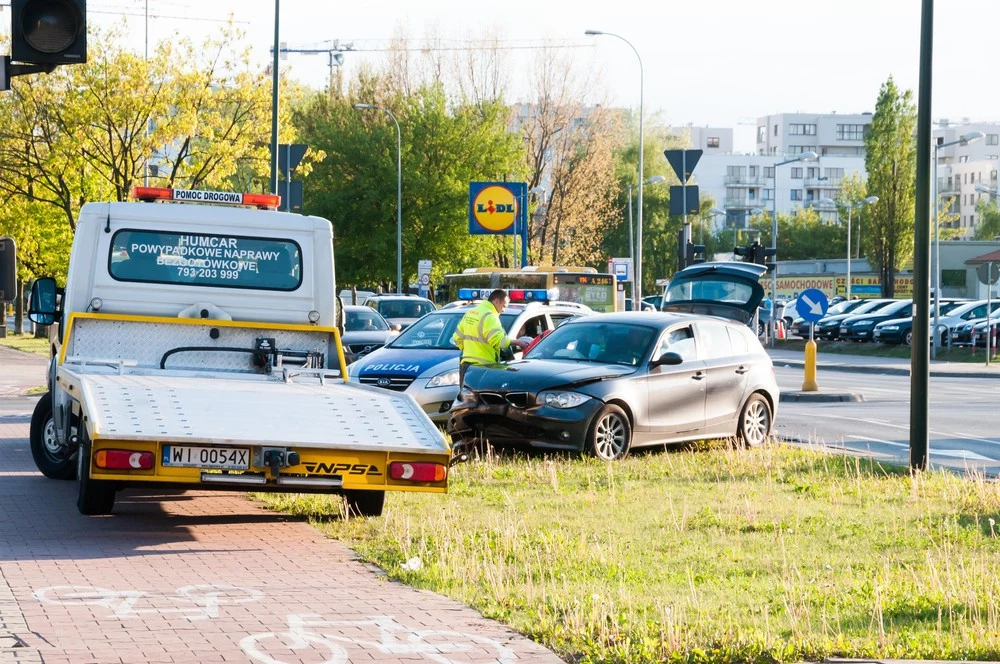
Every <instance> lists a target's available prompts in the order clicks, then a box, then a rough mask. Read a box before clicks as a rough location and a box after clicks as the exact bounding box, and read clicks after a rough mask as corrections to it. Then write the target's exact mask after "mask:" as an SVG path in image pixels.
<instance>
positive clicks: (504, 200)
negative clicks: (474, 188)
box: [472, 186, 517, 233]
mask: <svg viewBox="0 0 1000 664" xmlns="http://www.w3.org/2000/svg"><path fill="white" fill-rule="evenodd" d="M472 216H473V217H475V219H476V221H477V222H478V223H479V225H480V226H482V227H483V228H485V229H486V230H487V231H490V232H493V233H499V232H502V231H505V230H507V229H508V228H510V227H511V226H513V225H514V221H515V220H516V219H517V201H516V199H515V198H514V194H513V192H511V191H510V189H507V188H506V187H498V186H491V187H486V188H485V189H483V190H482V191H480V192H479V194H478V195H477V196H476V197H475V199H474V200H473V201H472Z"/></svg>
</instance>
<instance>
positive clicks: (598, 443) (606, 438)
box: [588, 404, 632, 461]
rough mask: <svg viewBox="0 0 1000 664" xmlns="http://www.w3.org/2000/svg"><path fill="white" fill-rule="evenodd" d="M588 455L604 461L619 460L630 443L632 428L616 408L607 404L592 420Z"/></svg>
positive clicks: (623, 413)
mask: <svg viewBox="0 0 1000 664" xmlns="http://www.w3.org/2000/svg"><path fill="white" fill-rule="evenodd" d="M589 438H590V440H589V446H588V447H589V448H590V453H591V454H593V455H594V456H596V457H597V458H598V459H602V460H604V461H614V460H615V459H621V458H623V457H625V456H626V455H627V454H628V450H629V446H630V445H631V443H632V427H631V426H630V425H629V421H628V416H626V415H625V411H623V410H622V409H621V408H619V407H618V406H615V405H613V404H608V405H607V406H605V407H604V408H602V409H601V410H600V411H599V412H598V413H597V416H596V417H595V418H594V423H593V424H592V425H591V427H590V433H589Z"/></svg>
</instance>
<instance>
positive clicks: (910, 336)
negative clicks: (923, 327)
mask: <svg viewBox="0 0 1000 664" xmlns="http://www.w3.org/2000/svg"><path fill="white" fill-rule="evenodd" d="M903 343H904V344H906V345H907V346H909V345H910V344H912V343H913V330H910V331H909V332H907V333H906V334H904V335H903Z"/></svg>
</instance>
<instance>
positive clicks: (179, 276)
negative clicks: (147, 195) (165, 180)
mask: <svg viewBox="0 0 1000 664" xmlns="http://www.w3.org/2000/svg"><path fill="white" fill-rule="evenodd" d="M108 270H109V272H110V273H111V276H112V277H114V278H115V279H118V280H119V281H141V282H147V283H161V284H186V285H190V286H216V287H223V288H254V289H258V290H279V291H292V290H295V289H296V288H298V287H299V284H300V283H301V282H302V251H301V249H300V247H299V245H298V244H297V243H296V242H293V241H291V240H282V239H275V238H260V237H242V236H237V235H209V234H205V233H172V232H168V231H138V230H120V231H118V232H116V233H115V235H114V237H113V238H112V239H111V255H110V256H108Z"/></svg>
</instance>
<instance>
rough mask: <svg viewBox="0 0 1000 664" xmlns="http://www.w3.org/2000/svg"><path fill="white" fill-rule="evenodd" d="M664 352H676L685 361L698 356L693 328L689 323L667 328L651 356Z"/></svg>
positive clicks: (658, 355) (657, 355)
mask: <svg viewBox="0 0 1000 664" xmlns="http://www.w3.org/2000/svg"><path fill="white" fill-rule="evenodd" d="M664 353H677V354H678V355H680V356H681V358H682V359H683V360H684V361H685V362H690V361H691V360H695V359H697V358H698V352H697V349H696V347H695V344H694V330H692V329H691V326H690V325H686V326H685V327H675V328H674V329H672V330H667V332H666V333H665V334H664V335H663V337H662V338H661V339H660V345H659V346H658V347H657V348H656V353H655V354H654V355H653V357H660V356H661V355H663V354H664Z"/></svg>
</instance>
